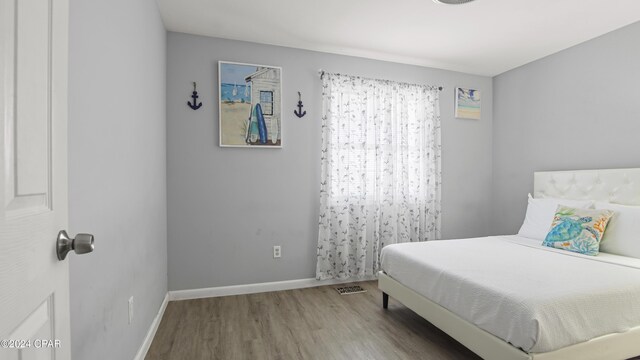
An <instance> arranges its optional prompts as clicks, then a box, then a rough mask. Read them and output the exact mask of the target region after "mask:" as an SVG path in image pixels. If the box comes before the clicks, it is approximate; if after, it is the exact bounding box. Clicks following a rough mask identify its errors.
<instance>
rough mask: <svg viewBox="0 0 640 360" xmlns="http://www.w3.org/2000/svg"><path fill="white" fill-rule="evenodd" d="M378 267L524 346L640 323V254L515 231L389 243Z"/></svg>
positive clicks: (545, 345)
mask: <svg viewBox="0 0 640 360" xmlns="http://www.w3.org/2000/svg"><path fill="white" fill-rule="evenodd" d="M382 269H383V271H384V272H385V273H386V274H387V275H389V276H390V277H392V278H393V279H395V280H397V281H399V282H400V283H402V284H404V285H405V286H407V287H409V288H411V289H413V290H414V291H416V292H418V293H419V294H421V295H423V296H425V297H427V298H428V299H430V300H432V301H434V302H436V303H438V304H440V305H441V306H443V307H445V308H447V309H448V310H449V311H451V312H453V313H455V314H457V315H458V316H460V317H462V318H464V319H465V320H467V321H469V322H471V323H473V324H475V325H476V326H478V327H480V328H481V329H484V330H486V331H488V332H490V333H492V334H493V335H495V336H497V337H499V338H502V339H504V340H506V341H507V342H509V343H511V344H512V345H514V346H515V347H518V348H521V349H522V350H524V351H526V352H531V353H543V352H548V351H553V350H556V349H559V348H562V347H565V346H568V345H572V344H576V343H579V342H583V341H586V340H589V339H592V338H594V337H598V336H601V335H605V334H610V333H617V332H624V331H627V330H628V329H630V328H631V327H635V326H639V325H640V260H639V259H633V258H627V257H622V256H616V255H610V254H603V253H601V254H600V255H598V256H597V257H592V256H584V255H580V254H575V253H571V252H567V251H564V250H556V249H551V248H548V247H543V246H540V245H539V241H535V240H530V239H527V238H522V237H517V236H503V237H488V238H475V239H464V240H445V241H428V242H421V243H405V244H396V245H389V246H387V247H385V248H384V249H383V250H382Z"/></svg>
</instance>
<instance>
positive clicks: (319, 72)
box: [318, 69, 444, 91]
mask: <svg viewBox="0 0 640 360" xmlns="http://www.w3.org/2000/svg"><path fill="white" fill-rule="evenodd" d="M324 74H325V71H324V70H322V69H319V70H318V75H320V79H322V77H323V76H324ZM336 75H340V74H336ZM372 80H378V81H391V80H387V79H372ZM443 89H444V88H443V87H442V86H438V90H440V91H442V90H443Z"/></svg>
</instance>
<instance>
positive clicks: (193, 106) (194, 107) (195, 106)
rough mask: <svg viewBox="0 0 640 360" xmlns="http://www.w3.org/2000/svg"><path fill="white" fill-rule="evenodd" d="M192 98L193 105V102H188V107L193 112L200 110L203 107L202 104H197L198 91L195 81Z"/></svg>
mask: <svg viewBox="0 0 640 360" xmlns="http://www.w3.org/2000/svg"><path fill="white" fill-rule="evenodd" d="M191 97H192V98H193V104H192V103H191V101H187V105H189V107H190V108H192V109H193V110H198V109H200V107H201V106H202V102H200V103H199V104H197V102H198V91H197V90H196V82H195V81H194V82H193V93H192V94H191Z"/></svg>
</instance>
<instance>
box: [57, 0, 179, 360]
mask: <svg viewBox="0 0 640 360" xmlns="http://www.w3.org/2000/svg"><path fill="white" fill-rule="evenodd" d="M70 5H71V8H70V60H69V61H70V68H69V80H70V81H69V105H70V108H69V208H70V214H69V215H70V216H69V222H70V226H69V227H70V229H69V230H70V231H71V232H72V233H77V232H91V233H93V234H94V235H95V236H96V249H95V252H93V253H92V254H87V255H83V256H77V255H70V256H69V261H70V262H71V335H72V339H73V342H72V356H73V358H74V359H76V360H85V359H86V360H99V359H109V360H112V359H132V358H133V357H134V356H135V354H136V352H137V351H138V348H139V347H140V345H141V344H142V341H143V339H144V337H145V335H146V333H147V331H148V329H149V326H150V324H151V322H152V320H153V318H154V316H155V315H156V314H157V312H158V309H159V308H160V304H161V303H162V300H163V298H164V296H165V294H166V292H167V253H166V126H165V119H166V107H165V96H166V95H165V89H166V86H165V84H166V31H165V30H164V27H163V25H162V22H161V20H160V15H159V12H158V9H157V6H156V3H155V1H154V0H136V1H131V0H71V4H70ZM131 295H133V296H134V298H135V300H134V320H133V323H132V324H131V325H128V323H127V319H128V311H127V300H128V299H129V296H131Z"/></svg>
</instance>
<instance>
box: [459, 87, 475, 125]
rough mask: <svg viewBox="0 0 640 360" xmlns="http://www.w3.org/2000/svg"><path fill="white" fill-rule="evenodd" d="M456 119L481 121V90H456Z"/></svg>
mask: <svg viewBox="0 0 640 360" xmlns="http://www.w3.org/2000/svg"><path fill="white" fill-rule="evenodd" d="M456 118H458V119H473V120H480V90H474V89H465V88H460V87H459V88H456Z"/></svg>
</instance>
